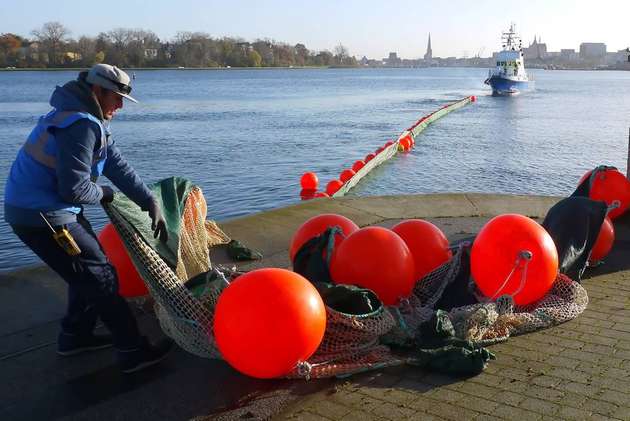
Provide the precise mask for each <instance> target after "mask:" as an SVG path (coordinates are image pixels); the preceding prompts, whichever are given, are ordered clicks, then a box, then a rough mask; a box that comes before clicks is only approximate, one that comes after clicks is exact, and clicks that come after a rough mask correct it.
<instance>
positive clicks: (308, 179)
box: [300, 172, 319, 190]
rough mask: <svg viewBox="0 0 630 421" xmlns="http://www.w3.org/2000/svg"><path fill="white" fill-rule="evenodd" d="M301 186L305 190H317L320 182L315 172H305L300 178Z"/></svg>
mask: <svg viewBox="0 0 630 421" xmlns="http://www.w3.org/2000/svg"><path fill="white" fill-rule="evenodd" d="M300 185H301V186H302V189H303V190H317V187H318V185H319V180H318V179H317V174H315V173H314V172H305V173H304V174H302V178H300Z"/></svg>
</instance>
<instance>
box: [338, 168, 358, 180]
mask: <svg viewBox="0 0 630 421" xmlns="http://www.w3.org/2000/svg"><path fill="white" fill-rule="evenodd" d="M354 174H355V172H354V171H352V170H343V171H342V172H341V174H339V179H340V180H341V182H342V183H346V182H347V181H348V180H350V179H351V178H352V177H354Z"/></svg>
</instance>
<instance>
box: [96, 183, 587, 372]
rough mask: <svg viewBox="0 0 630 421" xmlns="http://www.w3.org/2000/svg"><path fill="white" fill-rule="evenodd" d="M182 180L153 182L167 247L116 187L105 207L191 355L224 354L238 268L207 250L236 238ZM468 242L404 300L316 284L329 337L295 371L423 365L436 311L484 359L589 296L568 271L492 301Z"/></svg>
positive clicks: (165, 325) (163, 319)
mask: <svg viewBox="0 0 630 421" xmlns="http://www.w3.org/2000/svg"><path fill="white" fill-rule="evenodd" d="M169 183H170V184H169ZM182 183H183V181H182V180H178V179H175V181H173V179H169V180H167V181H163V182H161V183H160V184H159V185H157V187H156V186H154V189H159V190H160V194H158V195H157V196H158V197H159V198H160V200H161V201H162V204H163V206H162V209H163V211H164V213H165V217H166V218H167V220H168V227H169V241H168V243H167V244H166V245H164V244H157V243H156V242H155V241H154V239H153V238H152V237H153V236H152V233H151V232H150V230H145V231H147V232H145V231H143V229H142V227H144V226H146V227H150V220H146V219H145V220H143V221H140V220H138V219H135V218H136V217H138V218H140V217H142V218H148V217H147V216H146V212H142V211H141V210H140V209H139V208H137V206H136V205H134V204H133V203H132V202H131V201H130V200H129V199H127V198H125V197H123V196H122V195H117V196H116V198H115V200H114V202H113V203H112V204H111V205H106V206H105V209H106V212H107V214H108V216H109V218H110V219H111V221H112V223H113V224H114V226H115V228H116V230H117V232H118V233H119V235H120V237H121V238H122V240H123V243H124V244H125V247H126V248H127V251H128V252H129V255H130V257H131V259H132V261H133V263H134V265H135V267H136V268H137V270H138V273H139V274H140V276H141V277H142V279H143V280H144V281H145V283H146V285H147V287H148V289H149V292H150V294H151V296H152V297H153V299H154V301H155V310H156V315H157V318H158V319H159V322H160V325H161V327H162V329H163V330H164V332H165V333H166V334H167V335H168V336H170V337H171V338H173V339H174V340H175V341H176V342H177V344H178V345H179V346H180V347H182V348H183V349H185V350H186V351H188V352H190V353H192V354H195V355H198V356H200V357H205V358H221V355H220V353H219V351H218V349H217V346H216V342H215V339H214V335H213V331H212V326H213V321H214V309H215V306H216V303H217V300H218V297H219V296H220V294H221V292H222V290H223V289H224V288H225V287H226V286H227V285H228V283H229V281H230V280H231V279H233V278H234V277H236V276H238V275H239V273H238V272H236V271H235V269H227V268H222V267H212V265H211V263H210V260H209V248H210V247H213V246H215V245H218V244H226V243H227V242H229V241H230V239H229V237H228V236H227V235H225V234H224V233H223V232H222V231H221V230H220V229H219V228H218V226H216V224H214V223H212V222H208V221H206V219H205V218H206V203H205V199H204V197H203V194H202V192H201V190H200V189H199V188H198V187H195V186H192V185H190V186H187V187H185V188H184V187H182ZM165 184H166V186H165ZM154 191H155V190H154ZM134 206H135V208H134ZM139 215H140V216H139ZM140 226H142V227H141V228H138V227H140ZM173 227H174V228H173ZM161 247H162V248H163V247H166V248H167V250H162V249H160V248H161ZM469 249H470V244H469V243H462V244H461V245H459V247H457V248H456V250H455V252H454V255H453V257H452V258H451V259H450V260H449V261H448V262H447V263H445V264H444V265H442V266H441V267H439V268H437V269H436V270H434V271H433V272H431V273H430V274H428V275H426V276H425V277H424V278H423V279H421V280H420V281H418V282H417V283H416V285H415V287H414V289H413V292H412V294H411V295H410V296H409V297H408V298H406V299H404V300H402V301H401V302H400V304H399V305H398V306H384V305H383V304H382V303H381V302H380V300H378V298H377V297H376V296H375V295H374V293H373V292H371V291H369V290H365V289H360V288H356V287H348V286H332V285H330V284H329V287H327V288H325V289H322V288H319V291H320V293H321V294H322V297H323V299H324V302H325V303H326V304H327V305H326V317H327V327H326V332H325V335H324V339H323V341H322V342H321V344H320V346H319V348H318V349H317V351H316V352H315V353H314V354H313V355H312V356H311V357H310V358H309V359H308V361H305V362H303V363H300V364H299V365H298V366H297V367H296V368H295V369H294V370H293V372H291V373H290V374H289V375H288V377H291V378H323V377H333V376H338V377H343V376H348V375H351V374H354V373H358V372H363V371H367V370H373V369H378V368H383V367H388V366H394V365H401V364H415V365H424V366H426V365H427V361H428V360H433V361H436V360H438V359H439V358H441V357H442V356H444V355H445V354H444V353H442V354H441V355H437V354H435V355H434V354H432V353H433V351H432V350H429V351H427V349H425V348H431V346H429V345H430V344H432V343H434V342H435V341H434V340H435V338H434V337H431V334H427V333H426V332H434V331H435V329H426V326H427V325H430V324H431V323H434V321H435V320H436V318H437V319H439V320H441V321H440V323H442V325H444V324H445V322H446V324H448V325H449V326H450V325H451V324H452V329H451V330H452V333H451V338H450V339H449V341H447V345H448V344H450V345H449V346H453V344H458V345H457V348H453V349H451V350H450V351H453V352H452V353H454V354H458V355H459V354H461V352H460V351H461V350H462V349H466V350H468V351H470V352H471V353H476V354H475V356H477V357H478V356H479V355H481V353H480V352H477V351H480V350H479V347H482V346H486V345H489V344H492V343H496V342H500V341H505V340H507V339H508V338H509V337H510V336H512V335H518V334H522V333H527V332H532V331H536V330H540V329H543V328H547V327H550V326H554V325H556V324H559V323H563V322H566V321H568V320H571V319H573V318H575V317H577V316H578V315H579V314H580V313H582V312H583V311H584V309H585V308H586V306H587V304H588V296H587V294H586V291H585V290H584V288H583V287H582V286H581V285H580V284H578V283H577V282H574V281H573V280H571V279H570V278H568V277H567V276H564V275H559V276H558V277H557V278H556V280H555V283H554V285H553V287H552V289H551V291H550V292H549V293H548V294H547V295H546V296H545V297H544V298H543V299H541V300H540V301H538V302H536V303H534V304H532V305H529V306H526V307H518V306H515V305H514V303H513V300H512V298H511V297H510V296H501V297H499V298H498V299H497V300H496V301H495V302H490V301H488V300H487V299H484V298H483V297H481V296H480V294H479V293H477V292H476V291H475V289H474V287H473V286H474V284H473V283H472V282H471V281H470V270H469V268H470V266H469ZM458 291H459V292H460V293H461V292H462V291H463V292H464V293H465V294H464V295H463V296H462V297H463V298H462V299H459V298H458V299H457V300H455V301H454V302H450V303H447V301H448V300H445V298H449V297H450V296H451V295H453V294H455V293H456V292H458ZM458 303H459V304H461V303H465V305H457V304H458ZM355 304H356V305H355ZM440 318H441V319H440ZM457 341H460V342H457ZM462 341H463V342H462ZM462 344H463V345H462ZM466 344H468V345H466ZM467 346H468V348H467ZM462 347H463V348H462ZM440 352H441V351H440ZM436 355H437V356H436ZM471 355H472V354H471ZM427 358H428V360H427ZM485 358H486V357H484V360H483V364H485V361H486V359H485ZM441 361H444V359H442V360H441ZM429 362H430V361H429ZM449 364H450V362H449Z"/></svg>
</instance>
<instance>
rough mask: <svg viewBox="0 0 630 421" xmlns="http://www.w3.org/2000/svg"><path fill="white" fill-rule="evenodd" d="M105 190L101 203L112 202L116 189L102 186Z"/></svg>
mask: <svg viewBox="0 0 630 421" xmlns="http://www.w3.org/2000/svg"><path fill="white" fill-rule="evenodd" d="M101 189H102V190H103V197H102V198H101V205H104V204H105V203H111V202H112V201H113V200H114V189H112V188H111V187H109V186H101Z"/></svg>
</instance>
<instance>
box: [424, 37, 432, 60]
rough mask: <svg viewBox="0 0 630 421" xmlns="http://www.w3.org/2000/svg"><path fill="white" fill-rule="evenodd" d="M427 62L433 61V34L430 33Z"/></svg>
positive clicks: (426, 55) (425, 57)
mask: <svg viewBox="0 0 630 421" xmlns="http://www.w3.org/2000/svg"><path fill="white" fill-rule="evenodd" d="M424 59H425V60H432V59H433V50H431V33H430V32H429V43H428V44H427V52H426V54H425V55H424Z"/></svg>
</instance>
